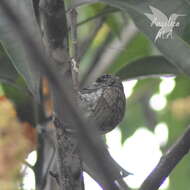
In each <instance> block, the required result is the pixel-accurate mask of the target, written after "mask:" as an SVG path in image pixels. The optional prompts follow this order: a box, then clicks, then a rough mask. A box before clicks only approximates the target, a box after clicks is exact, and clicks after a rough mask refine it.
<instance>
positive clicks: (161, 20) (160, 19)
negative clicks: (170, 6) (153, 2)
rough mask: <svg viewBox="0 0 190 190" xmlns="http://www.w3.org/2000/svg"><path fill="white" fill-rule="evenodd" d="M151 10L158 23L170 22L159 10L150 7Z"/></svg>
mask: <svg viewBox="0 0 190 190" xmlns="http://www.w3.org/2000/svg"><path fill="white" fill-rule="evenodd" d="M149 8H150V9H151V11H152V13H153V15H154V18H157V23H167V22H168V17H167V16H166V15H165V14H164V13H163V12H161V11H160V10H159V9H157V8H155V7H152V6H149ZM158 25H159V24H158Z"/></svg>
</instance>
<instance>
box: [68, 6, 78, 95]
mask: <svg viewBox="0 0 190 190" xmlns="http://www.w3.org/2000/svg"><path fill="white" fill-rule="evenodd" d="M69 13H70V14H69V15H70V21H71V23H70V28H71V46H70V47H71V48H70V54H71V58H72V59H71V69H72V79H73V87H74V90H75V92H76V94H77V92H78V90H79V59H78V42H77V11H76V10H75V9H71V10H70V12H69Z"/></svg>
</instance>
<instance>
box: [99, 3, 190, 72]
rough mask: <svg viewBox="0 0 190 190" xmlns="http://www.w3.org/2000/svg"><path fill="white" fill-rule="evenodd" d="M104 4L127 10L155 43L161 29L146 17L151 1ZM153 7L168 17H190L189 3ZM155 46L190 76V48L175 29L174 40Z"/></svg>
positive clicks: (160, 40) (166, 40)
mask: <svg viewBox="0 0 190 190" xmlns="http://www.w3.org/2000/svg"><path fill="white" fill-rule="evenodd" d="M102 2H105V3H108V4H109V5H111V6H114V7H117V8H120V9H122V10H125V11H126V12H127V13H128V14H129V15H130V16H131V18H132V19H133V21H134V22H135V24H136V25H137V27H138V28H139V29H140V30H141V31H142V32H144V33H145V34H146V35H147V36H148V37H149V38H150V39H151V40H152V41H153V42H154V40H155V37H156V34H157V32H158V29H159V28H157V27H156V26H153V27H151V21H150V20H149V19H148V18H147V17H146V16H145V13H151V11H150V9H149V6H150V2H149V1H143V2H141V3H139V2H137V1H131V0H128V1H127V0H117V1H116V0H103V1H102ZM151 6H153V7H156V8H157V9H159V10H161V11H162V12H163V13H167V14H168V16H170V15H171V14H172V13H176V14H184V15H186V19H189V17H190V15H189V11H188V10H189V7H190V3H188V2H187V1H183V0H181V1H179V0H167V1H159V0H156V1H154V2H152V3H151ZM183 24H184V27H185V23H181V25H183ZM154 44H155V45H156V46H157V47H158V49H159V50H160V51H161V52H162V53H163V55H164V56H165V57H166V58H167V59H168V60H169V61H170V62H172V63H174V64H175V65H176V66H178V67H179V68H181V69H182V70H183V71H184V72H185V73H187V74H190V62H189V60H190V48H189V45H188V44H187V43H186V42H185V41H184V40H183V39H182V38H181V37H180V35H179V34H177V33H176V32H175V28H174V31H173V38H172V39H170V38H168V39H159V40H158V41H156V42H154Z"/></svg>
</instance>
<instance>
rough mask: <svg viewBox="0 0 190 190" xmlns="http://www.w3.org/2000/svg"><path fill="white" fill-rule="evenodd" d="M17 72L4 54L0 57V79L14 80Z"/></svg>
mask: <svg viewBox="0 0 190 190" xmlns="http://www.w3.org/2000/svg"><path fill="white" fill-rule="evenodd" d="M17 78H18V73H17V71H16V70H15V68H14V67H13V65H12V64H11V62H10V60H9V59H8V57H6V56H1V57H0V81H3V82H4V81H6V80H7V81H15V80H16V79H17Z"/></svg>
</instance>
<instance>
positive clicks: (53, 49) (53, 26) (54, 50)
mask: <svg viewBox="0 0 190 190" xmlns="http://www.w3.org/2000/svg"><path fill="white" fill-rule="evenodd" d="M40 10H41V12H40V14H41V16H42V19H41V20H42V22H41V24H42V28H43V29H44V31H43V32H44V44H45V48H46V49H47V51H48V56H49V57H50V60H51V64H53V65H55V68H56V73H57V76H58V78H59V79H60V80H63V81H64V83H66V81H67V83H69V87H70V89H71V90H70V97H71V99H72V101H74V102H76V91H74V90H77V88H76V86H77V84H76V83H77V78H78V72H76V70H77V69H73V68H75V67H76V68H78V64H76V65H74V66H75V67H73V68H71V66H70V65H69V61H68V60H69V55H68V54H69V51H68V33H67V32H68V31H67V20H66V11H65V5H64V1H63V0H41V1H40ZM72 14H73V22H74V23H73V24H72V27H74V26H75V25H76V24H75V23H76V17H74V16H75V14H74V12H72ZM71 32H72V33H71V34H72V39H73V41H72V43H73V49H72V53H73V56H74V57H73V58H74V59H75V60H77V58H76V57H77V52H76V49H77V47H76V40H75V37H76V31H75V29H74V28H71ZM73 63H75V62H74V61H73ZM71 69H72V75H73V77H74V80H73V84H74V90H73V84H72V76H71V71H70V70H71ZM73 71H74V74H73ZM77 71H78V70H77ZM64 83H63V84H64ZM51 87H52V95H53V102H54V112H55V113H56V116H58V120H59V121H61V125H58V122H55V123H54V124H55V128H56V140H57V141H56V142H57V143H56V149H57V158H58V164H59V175H58V177H59V182H60V183H59V184H60V189H61V190H63V189H67V190H69V189H75V190H76V189H77V190H82V189H83V178H82V177H81V176H82V161H81V158H80V153H79V151H78V144H79V143H78V138H77V137H76V135H74V134H72V133H71V134H69V133H67V132H66V130H68V129H69V130H70V129H73V128H74V126H73V124H72V120H71V119H70V118H69V114H71V113H69V112H68V110H67V106H66V105H65V104H64V105H63V107H62V105H60V102H61V101H62V102H63V103H64V101H63V100H60V99H59V98H58V96H59V94H58V93H57V90H56V89H55V86H54V85H51ZM62 123H63V124H62ZM65 123H66V124H65Z"/></svg>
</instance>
